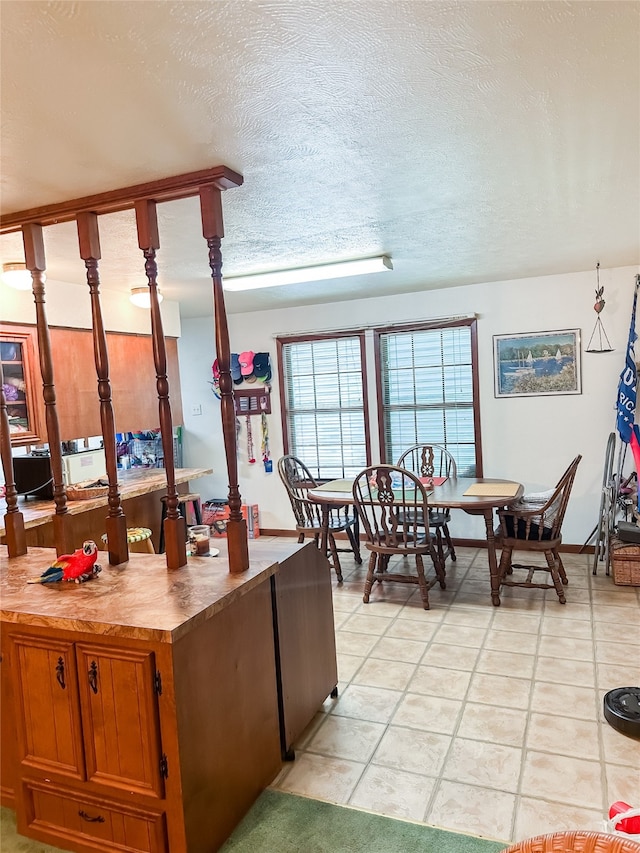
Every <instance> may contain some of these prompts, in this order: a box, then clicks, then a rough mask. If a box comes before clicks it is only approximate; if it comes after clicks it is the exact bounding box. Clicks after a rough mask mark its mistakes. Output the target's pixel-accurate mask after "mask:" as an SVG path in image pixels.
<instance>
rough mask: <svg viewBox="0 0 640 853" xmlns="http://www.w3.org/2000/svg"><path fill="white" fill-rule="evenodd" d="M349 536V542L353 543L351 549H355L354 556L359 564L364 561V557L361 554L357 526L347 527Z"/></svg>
mask: <svg viewBox="0 0 640 853" xmlns="http://www.w3.org/2000/svg"><path fill="white" fill-rule="evenodd" d="M347 536H348V537H349V544H350V545H351V550H352V551H353V557H354V559H355V561H356V563H357V564H358V565H360V564H361V563H362V557H361V556H360V542H359V541H358V537H357V536H356V531H355V526H354V527H347Z"/></svg>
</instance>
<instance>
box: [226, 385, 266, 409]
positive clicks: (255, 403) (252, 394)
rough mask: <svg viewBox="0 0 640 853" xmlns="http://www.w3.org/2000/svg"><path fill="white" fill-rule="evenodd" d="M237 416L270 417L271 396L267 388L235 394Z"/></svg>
mask: <svg viewBox="0 0 640 853" xmlns="http://www.w3.org/2000/svg"><path fill="white" fill-rule="evenodd" d="M233 401H234V406H235V412H236V415H261V414H263V413H264V414H265V415H270V414H271V395H270V394H269V392H268V391H267V390H266V389H265V388H257V389H255V390H251V391H244V390H243V391H237V390H234V392H233Z"/></svg>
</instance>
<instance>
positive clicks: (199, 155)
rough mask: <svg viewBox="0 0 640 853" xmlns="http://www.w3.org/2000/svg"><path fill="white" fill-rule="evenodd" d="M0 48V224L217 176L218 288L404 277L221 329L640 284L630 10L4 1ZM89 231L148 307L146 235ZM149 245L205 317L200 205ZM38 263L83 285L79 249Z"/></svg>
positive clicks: (605, 6)
mask: <svg viewBox="0 0 640 853" xmlns="http://www.w3.org/2000/svg"><path fill="white" fill-rule="evenodd" d="M0 37H1V44H0V48H1V53H0V63H1V64H0V70H1V74H2V76H1V87H2V88H1V101H0V108H1V120H2V121H1V124H2V128H1V134H2V135H1V140H0V142H1V149H0V150H1V155H2V164H1V193H2V194H1V207H2V212H3V213H8V212H11V211H17V210H22V209H25V208H29V207H32V206H39V205H43V204H49V203H54V202H58V201H64V200H66V199H70V198H74V197H78V196H83V195H89V194H92V193H98V192H103V191H107V190H110V189H117V188H120V187H125V186H128V185H132V184H137V183H142V182H144V181H148V180H153V179H157V178H163V177H168V176H171V175H177V174H181V173H183V172H190V171H195V170H198V169H204V168H209V167H211V166H216V165H219V164H224V165H227V166H229V167H231V168H232V169H235V170H236V171H238V172H240V173H241V174H243V175H244V180H245V183H244V185H243V186H242V187H240V188H238V189H233V190H228V191H227V192H226V193H225V194H224V197H223V200H224V210H225V229H226V237H225V240H224V243H223V256H224V261H225V265H224V270H225V272H226V273H227V274H228V275H237V274H240V273H245V272H257V271H262V270H268V269H276V268H286V267H292V266H303V265H309V264H312V263H317V262H328V261H332V260H340V259H345V260H346V259H352V258H361V257H367V256H370V255H375V254H382V253H385V254H388V255H390V256H391V257H392V259H393V263H394V271H393V272H392V273H384V274H382V275H376V276H365V277H361V278H351V279H340V280H337V281H334V282H331V281H329V282H322V283H314V284H308V285H294V286H289V287H280V288H271V289H268V290H263V291H252V292H247V293H233V294H232V293H230V294H228V295H227V308H228V310H229V311H231V312H234V311H246V310H255V309H260V308H268V307H275V306H284V305H292V304H311V303H313V302H321V301H334V300H337V299H346V298H350V297H362V296H376V295H383V294H388V293H393V292H405V293H406V292H411V291H415V290H423V289H430V288H440V287H450V286H455V285H459V284H468V283H475V282H483V281H493V280H499V279H510V278H522V277H526V276H531V275H545V274H552V273H559V272H569V271H577V270H591V269H593V268H594V267H595V264H596V261H600V263H601V265H602V266H603V267H611V266H622V265H627V264H636V263H640V248H639V244H640V153H639V152H640V116H639V112H640V4H638V3H637V2H615V0H613V1H612V2H594V3H588V2H567V3H565V2H551V3H547V2H516V3H512V2H480V1H479V0H478V2H476V0H471V2H457V3H441V2H428V0H423V2H420V0H411V1H410V2H400V0H360V2H341V0H330V2H328V0H291V2H262V0H251V2H243V0H217V2H208V3H200V2H193V1H192V2H176V3H174V2H171V0H166V2H149V1H148V2H114V0H112V2H104V0H98V2H39V0H36V2H22V0H18V2H14V0H2V2H1V3H0ZM100 222H101V238H102V254H103V261H102V263H101V278H102V284H103V287H106V288H120V289H122V290H123V291H125V290H127V289H128V287H129V286H131V285H132V284H133V283H135V284H140V283H144V278H143V265H142V260H141V256H140V252H139V250H138V248H137V242H136V235H135V228H134V226H133V214H130V213H123V214H114V215H110V216H107V217H103V218H101V221H100ZM160 226H161V232H160V234H161V243H162V246H161V250H160V253H159V257H158V260H159V268H160V283H161V286H162V288H163V290H164V292H165V295H166V296H167V298H169V299H174V300H177V301H180V304H181V313H182V316H184V317H188V316H197V315H201V314H202V313H208V312H210V311H211V293H210V281H209V278H208V275H207V274H208V265H207V257H206V246H205V244H204V241H203V239H202V237H201V230H200V223H199V210H198V204H197V201H195V200H193V199H189V200H186V201H180V202H172V203H169V204H165V205H162V206H161V208H160ZM45 239H46V249H47V261H48V277H49V280H50V281H55V280H62V281H69V282H78V283H82V282H84V265H83V264H82V262H81V261H79V258H78V249H77V238H76V236H75V230H74V226H73V225H72V224H69V223H67V224H63V225H57V226H51V227H50V228H48V229H47V231H46V237H45ZM21 255H22V250H21V239H20V237H19V235H16V234H10V235H1V236H0V260H1V261H9V260H15V259H17V258H19V257H21ZM141 279H142V280H141Z"/></svg>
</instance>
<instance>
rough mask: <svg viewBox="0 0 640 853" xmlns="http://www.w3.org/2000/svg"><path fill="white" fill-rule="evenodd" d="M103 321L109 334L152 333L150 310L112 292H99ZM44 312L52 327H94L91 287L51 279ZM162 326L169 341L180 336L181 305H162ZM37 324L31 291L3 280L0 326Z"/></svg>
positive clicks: (124, 295)
mask: <svg viewBox="0 0 640 853" xmlns="http://www.w3.org/2000/svg"><path fill="white" fill-rule="evenodd" d="M100 304H101V306H102V319H103V322H104V326H105V329H106V330H107V331H108V332H131V333H136V334H140V335H150V334H151V317H150V314H149V311H148V310H145V309H143V308H137V307H136V306H135V305H133V304H132V303H131V302H130V301H129V297H128V295H127V294H126V293H121V292H119V291H113V290H102V291H101V292H100ZM45 309H46V312H47V322H48V323H49V325H50V326H69V327H72V328H74V329H90V328H91V300H90V297H89V287H88V286H87V287H83V286H81V285H78V284H67V283H66V282H64V281H52V280H48V281H47V283H46V285H45ZM160 312H161V314H162V326H163V329H164V333H165V335H166V336H167V337H169V338H177V337H179V336H180V306H179V305H178V303H177V302H168V301H167V300H166V299H165V300H163V302H162V303H161V304H160ZM2 322H11V323H25V324H27V325H33V324H34V323H35V322H36V308H35V305H34V302H33V294H32V292H31V291H30V290H16V289H15V288H13V287H8V286H7V285H6V284H4V283H3V282H2V281H1V280H0V323H2Z"/></svg>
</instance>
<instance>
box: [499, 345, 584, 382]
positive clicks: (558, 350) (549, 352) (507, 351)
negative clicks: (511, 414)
mask: <svg viewBox="0 0 640 853" xmlns="http://www.w3.org/2000/svg"><path fill="white" fill-rule="evenodd" d="M493 372H494V386H495V396H496V397H539V396H544V395H547V396H548V395H552V394H581V393H582V380H581V371H580V329H562V330H560V331H557V332H526V333H523V334H513V335H494V336H493Z"/></svg>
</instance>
